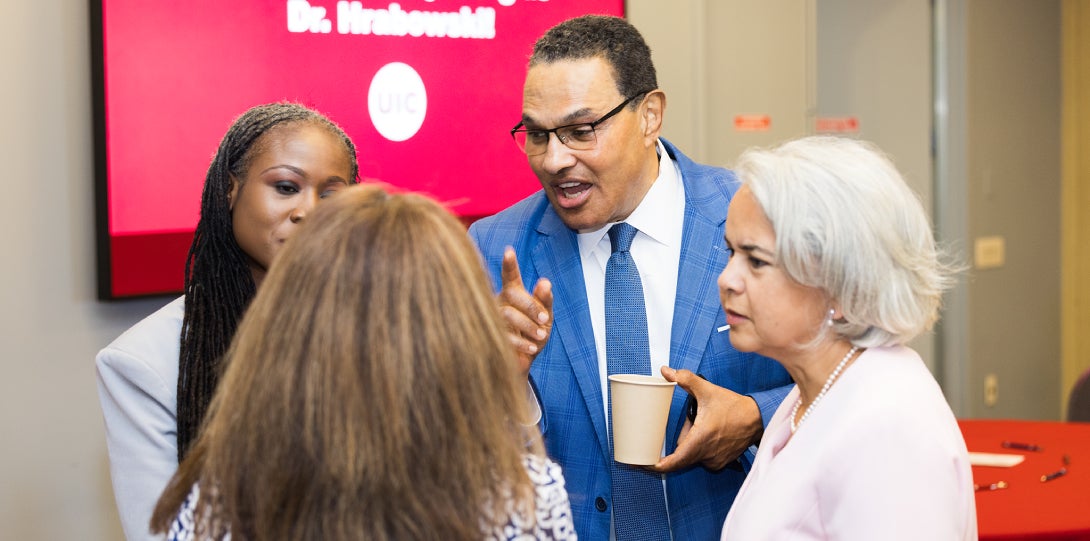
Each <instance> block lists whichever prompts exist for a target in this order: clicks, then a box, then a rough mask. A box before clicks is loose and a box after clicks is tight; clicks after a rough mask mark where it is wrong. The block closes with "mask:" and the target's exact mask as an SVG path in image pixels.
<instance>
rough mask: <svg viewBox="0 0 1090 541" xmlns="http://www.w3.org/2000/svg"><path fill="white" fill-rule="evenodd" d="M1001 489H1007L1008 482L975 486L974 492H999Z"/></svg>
mask: <svg viewBox="0 0 1090 541" xmlns="http://www.w3.org/2000/svg"><path fill="white" fill-rule="evenodd" d="M1001 488H1007V482H1006V481H997V482H995V483H991V484H988V485H973V490H974V491H976V492H980V491H982V490H999V489H1001Z"/></svg>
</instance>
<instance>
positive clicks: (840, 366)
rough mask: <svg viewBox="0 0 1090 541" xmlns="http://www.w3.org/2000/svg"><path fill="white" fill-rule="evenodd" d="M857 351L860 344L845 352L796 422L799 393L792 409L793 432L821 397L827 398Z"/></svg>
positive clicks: (799, 400) (800, 397)
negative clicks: (830, 389)
mask: <svg viewBox="0 0 1090 541" xmlns="http://www.w3.org/2000/svg"><path fill="white" fill-rule="evenodd" d="M856 351H859V346H852V349H849V350H848V353H847V354H845V355H844V358H843V359H841V360H840V364H838V365H836V368H834V369H833V373H832V374H829V379H827V380H825V385H823V386H822V387H821V392H819V393H818V395H817V396H815V397H814V400H813V401H812V402H810V405H809V406H806V411H804V412H802V418H801V419H799V422H797V423H796V422H795V416H796V415H798V413H799V406H800V405H802V393H801V392H800V393H799V399H798V400H797V401H795V407H794V408H792V409H791V433H792V434H794V433H795V431H796V430H798V429H799V426H800V425H802V422H803V421H805V420H806V418H807V417H809V416H810V412H811V411H813V410H814V406H817V405H818V402H821V399H822V398H825V393H827V392H829V387H832V386H833V382H834V381H836V377H837V376H839V375H840V371H841V370H843V369H844V366H845V365H847V364H848V360H849V359H851V358H852V355H855V352H856Z"/></svg>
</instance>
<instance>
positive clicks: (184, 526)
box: [167, 455, 577, 541]
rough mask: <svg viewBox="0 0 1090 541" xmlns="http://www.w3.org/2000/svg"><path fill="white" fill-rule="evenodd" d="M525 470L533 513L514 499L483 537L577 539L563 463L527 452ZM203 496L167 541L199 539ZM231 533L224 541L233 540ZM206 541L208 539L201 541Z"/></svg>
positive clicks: (494, 540) (192, 496) (185, 508)
mask: <svg viewBox="0 0 1090 541" xmlns="http://www.w3.org/2000/svg"><path fill="white" fill-rule="evenodd" d="M524 465H525V466H526V472H527V473H528V474H529V475H530V481H531V482H532V483H533V484H534V491H535V496H536V497H535V498H534V516H533V517H529V516H527V515H526V514H525V513H522V512H521V511H520V509H519V508H517V506H516V505H515V502H514V501H511V502H510V503H509V504H508V506H507V507H508V517H509V519H508V521H507V523H506V524H503V525H502V526H497V527H494V528H492V529H491V531H487V530H488V529H489V528H483V530H486V531H483V532H482V534H483V535H482V539H483V540H485V541H531V540H555V541H569V540H576V539H577V537H576V534H575V525H574V523H572V514H571V504H570V503H569V502H568V492H567V491H566V490H565V489H564V475H563V473H562V472H561V470H560V466H559V465H558V464H557V463H555V462H553V461H552V460H549V459H548V458H545V457H539V456H537V455H526V459H525V460H524ZM198 499H200V488H199V487H198V486H197V485H194V486H193V490H191V491H190V492H189V496H188V497H187V498H186V500H185V503H183V504H182V508H181V510H179V511H178V516H177V517H176V518H175V519H174V523H173V524H171V526H170V531H169V532H168V533H167V540H168V541H196V539H195V529H196V528H195V526H196V522H195V519H194V510H195V508H196V507H197V500H198ZM230 540H231V534H230V533H228V534H227V535H226V536H224V537H223V538H222V540H221V541H230ZM202 541H206V540H202Z"/></svg>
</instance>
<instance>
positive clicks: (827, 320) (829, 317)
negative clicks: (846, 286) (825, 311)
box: [825, 308, 835, 327]
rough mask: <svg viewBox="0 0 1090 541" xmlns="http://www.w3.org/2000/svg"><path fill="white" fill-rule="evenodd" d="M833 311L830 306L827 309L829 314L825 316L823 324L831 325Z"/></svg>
mask: <svg viewBox="0 0 1090 541" xmlns="http://www.w3.org/2000/svg"><path fill="white" fill-rule="evenodd" d="M834 313H835V310H833V309H832V308H830V309H829V315H828V316H827V317H826V318H825V325H828V326H829V327H832V326H833V314H834Z"/></svg>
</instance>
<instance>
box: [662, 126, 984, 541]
mask: <svg viewBox="0 0 1090 541" xmlns="http://www.w3.org/2000/svg"><path fill="white" fill-rule="evenodd" d="M736 172H737V174H738V176H739V178H740V180H741V182H742V187H741V188H740V190H739V191H738V193H737V194H736V195H735V196H734V198H733V200H732V201H731V204H730V209H729V212H728V213H727V223H726V242H727V247H728V248H729V249H730V250H732V253H731V256H730V259H729V262H728V263H727V267H726V268H725V269H724V270H723V273H722V274H721V275H720V276H719V295H720V300H721V301H722V303H723V308H724V310H725V311H726V314H727V323H728V324H729V325H730V331H729V332H730V340H731V343H732V344H733V345H734V347H735V348H737V349H738V350H739V351H755V352H757V353H760V354H762V355H766V356H768V357H771V358H773V359H776V360H777V361H779V362H780V363H781V364H782V365H783V366H784V368H786V369H787V371H788V372H789V373H790V374H791V376H792V378H793V379H794V381H795V382H796V387H795V388H794V389H793V390H792V391H791V392H790V393H789V394H788V395H787V398H785V399H784V401H783V403H782V404H781V405H780V407H779V409H778V410H777V411H776V414H775V416H774V417H773V419H772V421H771V422H769V423H768V426H767V428H766V429H765V432H764V434H763V436H762V438H761V442H760V445H759V448H758V453H757V457H756V459H755V462H754V465H753V469H752V470H751V471H750V473H749V476H748V477H747V479H746V482H745V484H744V485H743V486H742V488H741V490H740V491H739V493H738V496H737V498H736V500H735V502H734V504H733V506H732V507H731V510H730V514H729V515H728V516H727V520H726V523H725V525H724V528H723V534H722V538H723V539H725V540H726V539H783V538H791V539H868V540H870V539H886V540H889V539H912V540H918V539H928V540H943V539H950V540H969V539H976V536H977V535H976V509H975V504H974V499H973V498H974V495H973V484H972V471H971V469H970V464H969V457H968V453H967V451H966V449H965V442H964V440H963V439H962V436H961V432H960V431H959V429H958V425H957V422H956V419H955V418H954V415H953V413H952V412H951V411H950V407H949V405H948V404H947V402H946V399H945V398H944V397H943V394H942V390H941V389H940V388H939V386H938V384H937V383H936V382H935V379H934V377H933V376H932V375H931V373H930V372H929V371H928V369H927V367H926V366H925V365H924V363H923V361H922V360H921V359H920V357H919V355H918V354H917V353H916V352H915V351H913V350H912V349H909V348H908V347H906V346H905V343H906V342H907V341H909V340H910V339H912V338H913V337H915V336H916V335H918V334H920V333H921V332H924V331H926V330H928V329H930V327H931V325H932V324H933V323H934V322H935V321H936V319H938V310H939V307H940V303H941V297H942V293H943V291H944V290H945V289H947V287H948V286H949V284H950V282H951V278H950V274H951V271H952V270H953V269H952V268H951V267H950V265H948V264H945V263H943V262H942V261H941V259H942V257H941V255H940V253H939V250H938V249H937V248H936V245H935V240H934V237H933V236H932V232H931V227H930V224H929V222H928V218H927V214H926V213H925V212H924V209H923V206H922V205H921V204H920V201H919V199H918V198H917V197H916V195H915V194H914V193H913V192H912V190H911V189H910V188H909V187H908V186H907V185H906V184H905V182H904V180H903V179H902V178H901V175H900V174H899V173H898V172H897V170H896V168H895V167H894V166H893V164H892V163H891V162H890V160H889V159H887V158H886V157H885V156H884V155H883V153H882V152H881V151H879V150H878V149H877V148H875V147H874V146H873V145H870V144H868V143H864V142H861V141H857V140H852V139H845V138H836V137H807V138H803V139H798V140H795V141H791V142H788V143H786V144H783V145H781V146H778V147H776V148H772V149H768V150H762V149H754V150H749V151H747V152H745V153H744V154H743V155H742V156H741V158H740V159H739V163H738V164H737V167H736ZM671 375H674V374H671ZM686 376H688V375H687V374H686ZM698 422H699V420H698Z"/></svg>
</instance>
